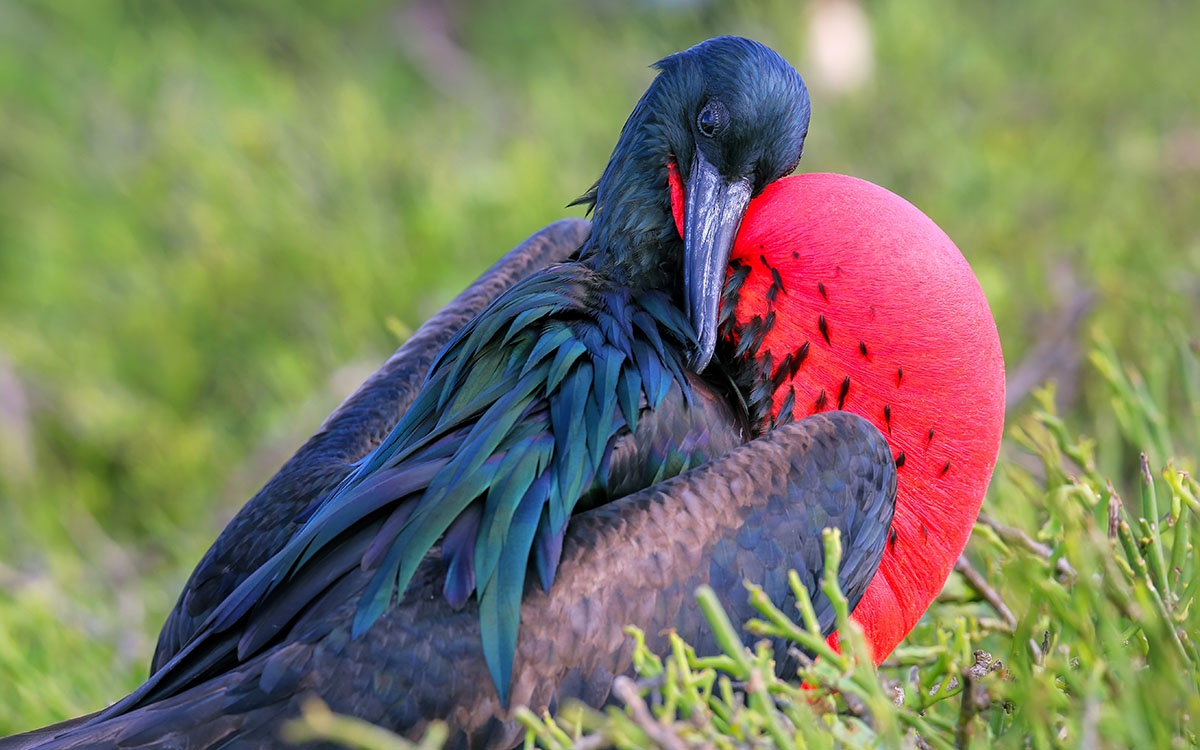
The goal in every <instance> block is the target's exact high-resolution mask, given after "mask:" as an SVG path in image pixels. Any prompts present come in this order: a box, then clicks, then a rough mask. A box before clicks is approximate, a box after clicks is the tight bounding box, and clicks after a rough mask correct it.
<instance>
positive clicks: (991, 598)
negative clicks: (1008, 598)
mask: <svg viewBox="0 0 1200 750" xmlns="http://www.w3.org/2000/svg"><path fill="white" fill-rule="evenodd" d="M954 569H955V570H956V571H958V573H959V575H961V576H962V577H963V580H964V581H966V582H967V585H968V586H970V587H971V588H972V589H974V590H975V592H976V593H978V594H979V595H980V596H982V597H983V599H984V601H986V602H987V603H988V604H990V605H992V609H994V610H996V614H998V615H1000V619H1002V620H1004V626H1005V629H1007V630H1008V631H1009V632H1012V631H1014V630H1016V629H1017V617H1016V615H1014V614H1013V613H1012V610H1011V609H1009V608H1008V605H1007V604H1005V603H1004V599H1003V598H1001V596H1000V593H999V592H998V591H996V589H994V588H992V587H991V586H990V585H988V582H987V579H986V578H984V577H983V574H982V573H980V572H979V571H978V570H976V569H975V566H974V565H972V564H971V561H970V560H968V559H967V558H966V556H965V555H959V558H958V562H956V563H954Z"/></svg>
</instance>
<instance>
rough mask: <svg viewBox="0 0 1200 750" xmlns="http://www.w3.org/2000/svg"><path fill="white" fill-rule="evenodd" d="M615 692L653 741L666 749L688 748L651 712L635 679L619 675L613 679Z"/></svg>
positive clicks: (678, 749) (682, 749)
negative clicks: (639, 691)
mask: <svg viewBox="0 0 1200 750" xmlns="http://www.w3.org/2000/svg"><path fill="white" fill-rule="evenodd" d="M613 694H614V695H616V696H617V698H619V699H620V700H621V702H622V703H624V704H625V705H626V706H628V707H629V712H630V715H631V718H632V719H633V721H634V723H635V724H637V725H638V727H639V728H641V730H642V731H643V732H645V733H646V736H647V737H649V738H650V739H651V741H653V742H654V743H655V744H657V745H658V746H659V747H663V748H666V750H687V747H686V745H684V743H683V740H682V739H680V738H679V736H678V735H677V734H675V733H674V732H672V731H671V730H670V729H669V728H668V727H666V726H663V725H662V724H661V723H659V722H658V720H657V719H655V718H654V715H653V714H651V713H650V707H649V706H647V705H646V702H645V701H644V700H642V696H641V695H640V694H639V693H638V689H637V685H636V684H635V683H634V681H633V680H631V679H629V678H628V677H626V676H624V675H621V676H620V677H617V678H616V679H615V680H613Z"/></svg>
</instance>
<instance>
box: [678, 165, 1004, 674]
mask: <svg viewBox="0 0 1200 750" xmlns="http://www.w3.org/2000/svg"><path fill="white" fill-rule="evenodd" d="M671 177H672V179H671V187H672V204H673V208H675V216H676V224H677V226H681V225H682V218H683V216H682V214H683V212H682V207H683V201H682V200H676V198H677V197H678V198H682V189H681V187H677V186H679V180H678V177H677V176H676V175H675V174H674V173H673V174H672V175H671ZM732 258H733V259H735V260H738V261H740V262H741V263H743V264H746V265H749V266H750V268H751V271H750V274H749V276H748V277H747V278H746V281H745V283H744V284H743V286H742V289H741V294H740V296H739V300H738V305H737V309H736V318H737V320H739V321H749V320H751V319H752V318H753V317H755V316H760V317H765V316H766V314H767V312H768V310H771V309H773V310H774V311H775V313H776V323H775V326H774V328H773V329H772V330H771V331H770V332H769V333H768V335H767V336H766V338H765V340H764V342H763V345H762V347H761V348H760V349H759V352H758V353H759V354H760V355H761V354H762V353H764V352H765V351H770V352H771V354H772V361H774V362H775V363H779V362H780V361H781V360H782V359H783V358H784V357H785V356H786V355H787V354H788V353H790V352H794V351H795V350H797V349H798V348H799V347H800V346H801V345H802V344H804V343H805V342H810V343H809V351H808V355H807V357H806V358H805V360H804V362H803V364H802V365H801V366H800V368H799V370H798V371H797V373H796V377H795V378H794V379H793V380H789V381H786V382H785V383H784V384H783V386H782V387H781V388H780V389H779V390H778V391H777V392H776V394H775V410H778V409H779V408H781V407H782V405H783V402H784V400H785V398H786V397H787V396H788V391H789V386H790V387H794V388H795V410H794V415H795V417H796V418H797V419H800V418H803V417H805V416H808V415H809V414H813V413H815V412H816V411H827V410H831V409H836V408H838V397H839V394H840V393H841V390H842V384H843V381H844V380H845V378H846V377H847V376H848V377H849V378H850V388H849V391H848V392H847V393H846V396H845V401H844V403H843V405H842V408H843V409H844V410H845V411H849V412H853V413H855V414H858V415H860V416H862V417H865V418H866V419H868V420H870V421H871V422H872V423H873V424H874V425H875V426H876V427H878V428H879V430H880V431H881V432H883V434H884V435H886V436H887V439H888V442H889V443H890V444H891V446H892V452H893V455H895V456H897V457H899V456H900V455H901V453H903V455H904V461H903V464H902V465H901V466H900V468H899V471H898V476H899V484H898V489H897V494H896V514H895V518H894V520H893V522H892V536H891V541H890V542H889V544H888V546H887V548H886V549H885V550H884V554H883V560H882V562H881V563H880V566H879V570H878V572H877V573H876V575H875V577H874V579H872V581H871V584H870V585H869V586H868V588H867V592H866V594H865V595H864V596H863V598H862V600H861V601H860V602H859V604H858V607H857V608H856V609H855V611H854V619H855V620H856V621H857V622H858V623H859V624H861V625H862V627H863V630H864V632H865V634H866V638H867V642H868V643H870V644H871V647H872V650H873V655H874V657H875V661H876V663H879V662H882V661H883V659H884V658H886V657H887V655H888V654H890V653H891V652H892V650H893V649H894V648H895V647H896V645H897V644H899V643H900V641H901V640H902V639H903V638H904V637H905V636H906V635H907V634H908V633H909V631H911V630H912V628H913V627H914V626H915V625H916V624H917V621H918V620H920V619H921V616H922V615H923V614H924V613H925V610H926V609H927V608H928V607H929V604H930V603H931V602H932V601H933V599H934V597H936V596H937V595H938V593H940V591H941V589H942V586H943V584H944V583H945V581H946V579H947V578H948V577H949V575H950V571H951V570H952V569H953V568H954V563H955V561H956V560H957V559H958V556H959V554H961V552H962V550H963V547H965V546H966V543H967V538H968V537H969V536H970V534H971V529H972V527H973V525H974V522H975V518H976V516H978V514H979V507H980V505H981V503H982V502H983V497H984V493H985V492H986V490H987V485H988V481H989V479H990V478H991V475H992V469H993V468H994V467H995V463H996V457H997V454H998V453H999V450H1000V439H1001V434H1002V432H1003V426H1004V360H1003V357H1002V354H1001V351H1000V338H999V336H998V334H997V332H996V324H995V321H994V320H993V318H992V314H991V310H990V309H989V308H988V304H987V299H986V298H985V297H984V295H983V290H982V289H981V288H980V286H979V282H978V281H977V280H976V278H975V275H974V274H973V273H972V272H971V268H970V266H969V265H968V264H967V262H966V260H965V259H964V258H963V256H962V254H961V253H960V252H959V251H958V248H956V247H955V246H954V243H953V242H952V241H951V240H950V238H949V237H947V236H946V234H945V233H944V232H943V231H942V230H941V229H940V228H939V227H938V226H937V225H936V224H934V223H933V221H932V220H930V219H929V218H928V217H927V216H925V215H924V214H923V213H921V211H919V210H918V209H917V208H915V207H914V206H913V205H912V204H910V203H908V202H907V201H905V200H904V199H902V198H900V197H899V196H897V195H895V194H894V193H891V192H889V191H888V190H885V189H884V188H881V187H879V186H877V185H873V184H871V183H869V182H865V181H863V180H859V179H856V178H853V177H846V176H843V175H835V174H804V175H797V176H794V177H789V178H785V179H782V180H779V181H777V182H775V183H774V184H772V185H770V186H768V187H767V188H766V189H765V190H764V191H763V193H762V194H761V195H759V196H758V197H756V198H755V199H754V200H753V201H752V202H751V204H750V207H749V209H748V210H747V213H746V217H745V218H744V219H743V221H742V226H741V229H740V230H739V232H738V237H737V242H736V244H735V247H734V250H733V254H732ZM763 258H765V260H766V262H767V263H768V264H769V265H770V267H774V268H775V269H776V270H777V271H778V272H779V275H780V277H781V278H782V280H783V287H784V291H783V292H780V293H778V294H777V296H776V298H775V301H774V302H773V303H771V302H769V301H768V297H767V292H768V290H769V289H770V287H771V285H772V283H773V276H772V274H771V271H770V270H769V268H768V267H767V266H764V265H763ZM818 285H820V286H818ZM822 288H823V290H824V292H822ZM821 316H824V319H825V323H826V331H827V332H828V337H829V342H828V343H827V342H826V337H825V335H824V334H822V332H821V330H820V325H819V320H820V318H821ZM735 336H736V334H735ZM864 345H865V349H866V353H865V354H864V353H863V348H862V347H863V346H864ZM822 390H823V391H824V393H825V398H824V399H821V398H820V394H821V392H822ZM822 402H823V404H822ZM885 407H888V408H887V409H886V411H885ZM889 414H890V418H889V416H888V415H889ZM931 429H932V430H933V435H932V437H930V430H931ZM947 467H948V468H947ZM831 640H832V641H833V642H834V643H836V635H835V636H834V638H833V639H831Z"/></svg>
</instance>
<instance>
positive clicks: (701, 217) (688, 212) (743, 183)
mask: <svg viewBox="0 0 1200 750" xmlns="http://www.w3.org/2000/svg"><path fill="white" fill-rule="evenodd" d="M750 192H751V188H750V181H749V180H748V179H741V180H735V181H733V182H728V181H726V179H725V178H724V177H722V176H721V174H720V172H718V171H717V169H716V167H714V166H713V165H712V164H709V163H708V160H707V159H705V158H704V155H703V154H701V153H700V150H699V149H697V150H696V158H695V159H694V160H693V161H692V174H691V177H690V178H689V179H688V182H687V200H686V209H685V219H684V237H683V246H684V251H683V272H684V286H683V296H684V304H685V305H686V306H687V311H688V316H689V318H690V320H691V323H692V328H693V329H695V331H696V340H697V341H698V342H699V347H698V348H697V350H696V353H695V356H694V357H693V359H692V362H691V366H692V369H693V370H695V371H696V372H701V371H702V370H703V369H704V368H705V367H707V366H708V363H709V362H710V361H711V360H712V358H713V353H714V352H715V351H716V348H717V316H718V314H719V313H720V305H721V293H722V291H723V290H724V288H725V275H726V268H727V267H728V266H729V254H730V252H732V250H733V240H734V238H735V237H736V236H737V230H738V227H739V226H741V224H742V216H743V215H745V213H746V206H748V205H749V204H750Z"/></svg>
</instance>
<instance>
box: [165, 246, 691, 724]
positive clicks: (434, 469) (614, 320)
mask: <svg viewBox="0 0 1200 750" xmlns="http://www.w3.org/2000/svg"><path fill="white" fill-rule="evenodd" d="M691 346H694V341H693V339H692V337H691V336H690V328H689V326H688V324H687V321H686V319H685V318H684V316H683V314H682V313H681V312H680V311H679V310H678V309H677V308H676V307H675V305H673V304H672V303H671V302H670V301H669V300H668V299H667V297H666V296H664V295H658V294H654V293H650V294H647V293H640V294H638V295H637V297H636V298H635V297H634V295H633V294H632V293H631V292H630V290H628V289H623V288H618V287H614V286H612V285H611V284H608V283H607V282H605V281H604V280H603V279H602V278H600V277H598V276H597V275H596V274H595V273H594V272H593V271H591V270H589V269H587V268H585V267H583V266H580V265H574V264H568V265H563V266H558V267H555V268H551V269H548V270H547V271H545V272H542V273H539V274H535V275H533V276H531V277H529V278H527V279H526V280H525V281H524V282H522V283H520V284H518V285H516V286H514V287H513V288H512V289H510V290H509V291H508V292H506V293H505V294H503V295H502V296H500V297H499V298H497V299H496V300H495V302H494V303H493V304H492V305H491V306H490V307H489V308H488V309H487V310H486V311H485V312H484V313H483V314H482V315H481V316H479V317H478V318H476V319H475V320H473V321H472V322H471V323H469V324H468V325H467V326H465V327H464V328H463V329H462V330H461V331H460V332H459V334H458V335H457V336H455V337H454V338H453V339H452V340H451V341H450V343H449V344H448V345H447V346H446V348H445V349H444V350H443V351H442V353H441V354H440V355H439V357H438V359H437V360H436V361H435V362H434V364H433V366H432V367H431V369H430V374H429V376H428V379H427V381H426V383H425V386H424V388H423V389H422V391H421V392H420V393H419V394H418V396H417V397H416V399H415V400H414V402H413V404H412V406H411V407H410V408H409V410H408V412H407V413H406V414H405V415H404V417H403V418H402V419H401V420H400V422H399V423H398V424H397V425H396V427H395V428H394V429H393V430H392V432H391V433H390V434H389V435H388V436H387V437H386V438H385V439H384V440H383V442H382V443H381V444H380V446H379V447H378V448H376V449H375V450H374V451H373V452H372V453H370V454H368V455H367V456H366V457H365V458H363V460H362V461H361V462H360V463H359V464H358V466H357V467H356V469H355V470H354V471H353V472H352V473H351V474H350V476H349V477H347V478H346V479H345V480H344V481H343V482H342V483H341V484H340V485H339V486H338V487H337V488H336V489H335V490H334V491H333V492H331V493H330V494H329V495H328V496H327V497H326V498H325V499H323V500H322V501H321V502H319V503H318V504H316V505H314V506H313V507H311V508H310V509H309V511H308V512H307V521H306V523H305V525H304V526H303V527H302V528H301V529H300V531H299V532H297V533H296V534H295V536H294V537H293V538H292V539H291V541H290V542H289V543H288V544H287V545H285V546H284V548H283V549H282V550H281V551H280V552H279V553H277V554H276V555H275V556H274V557H273V558H271V560H270V561H268V563H267V564H265V565H264V566H262V567H261V568H260V569H258V570H257V571H255V572H254V573H253V574H252V575H251V576H249V577H248V578H247V579H246V581H245V582H244V583H243V584H242V585H241V586H240V587H239V588H238V589H237V590H235V591H234V593H233V594H232V595H231V596H230V597H228V598H227V599H226V600H225V601H224V602H223V603H222V604H221V605H220V606H219V607H218V608H217V609H216V611H215V612H214V614H213V616H212V617H211V618H210V621H209V626H208V628H207V630H208V631H209V632H210V634H211V635H212V639H211V640H212V642H213V643H215V644H219V647H220V648H226V645H225V644H228V643H229V642H230V639H229V637H228V633H229V632H232V631H233V630H234V629H240V631H241V635H240V637H239V638H240V639H238V640H237V654H236V656H237V658H239V659H244V658H247V657H248V656H250V655H252V654H253V653H255V652H257V651H259V650H261V649H262V648H264V647H265V646H266V645H267V644H269V643H270V642H271V639H272V638H273V637H275V636H276V635H277V634H278V633H280V632H283V631H284V629H285V628H286V627H287V626H288V623H289V622H291V621H292V620H293V619H294V618H295V617H297V616H298V615H299V613H300V612H301V611H302V610H303V607H304V606H306V603H307V602H311V601H313V600H315V599H316V598H317V597H318V596H320V595H321V593H322V589H321V588H317V587H318V586H325V585H328V582H329V581H330V580H333V579H334V578H335V576H336V571H319V572H320V574H315V572H314V571H312V570H309V568H310V567H311V566H314V565H316V566H320V565H329V564H330V563H329V561H330V560H336V561H337V564H338V565H342V566H344V567H346V568H347V570H348V569H349V568H350V567H352V566H353V565H354V564H356V563H357V564H361V565H362V566H363V567H364V568H365V569H367V570H368V571H371V575H372V578H371V581H370V583H369V585H368V587H367V588H366V590H365V591H364V593H363V595H362V597H361V598H360V600H359V602H358V605H357V608H356V610H355V615H354V621H353V623H352V633H353V634H355V635H358V634H361V633H362V632H364V631H365V630H367V629H368V628H370V627H371V625H372V624H373V623H375V622H376V620H377V619H378V618H379V616H380V615H381V614H382V613H383V612H385V611H387V609H388V608H389V607H391V606H392V605H393V603H394V602H396V601H397V600H398V599H399V598H401V597H403V595H404V592H405V591H406V589H407V587H408V585H409V582H410V580H411V577H412V575H413V573H414V572H415V571H416V569H417V567H418V565H419V564H420V562H421V561H422V560H423V559H424V558H425V557H426V555H427V554H428V553H429V552H430V550H431V549H433V547H434V546H435V545H436V544H437V543H438V542H439V540H440V541H441V543H442V546H441V554H442V559H443V561H444V562H445V563H446V565H447V576H446V582H445V589H444V592H445V595H446V598H447V599H448V600H449V601H450V602H451V603H452V604H462V603H463V602H465V601H466V599H467V598H468V597H470V595H471V594H472V593H475V594H476V596H477V597H478V600H479V607H480V618H481V630H482V634H483V646H484V655H485V658H486V660H487V663H488V668H489V670H490V672H491V674H492V677H493V680H494V681H495V684H496V687H497V689H498V691H499V693H500V696H501V698H502V699H503V700H505V701H506V702H507V697H508V688H509V682H510V679H511V670H512V656H513V653H514V649H515V647H516V641H517V634H518V624H519V611H520V604H521V598H522V594H523V591H524V586H525V583H526V579H527V573H528V571H529V570H530V569H531V568H532V569H534V570H536V573H537V576H538V578H539V579H540V582H541V584H542V585H543V586H545V587H547V588H549V586H550V585H551V583H552V582H553V579H554V572H555V569H556V567H557V562H558V558H559V555H560V553H561V549H562V540H563V535H564V532H565V530H566V526H567V522H568V520H569V519H570V517H571V514H572V513H573V512H575V511H576V509H577V506H578V505H579V503H581V502H583V503H584V504H585V505H588V506H590V505H594V504H595V503H596V502H598V501H601V500H603V499H606V498H607V497H608V482H609V478H608V471H609V469H608V466H609V461H610V455H611V452H612V450H613V445H614V443H615V442H616V440H617V439H618V438H620V437H621V436H623V435H627V434H629V432H630V431H631V430H632V429H635V428H636V426H637V422H638V418H639V414H640V412H641V410H642V409H644V408H647V407H649V408H656V407H658V406H659V405H660V404H661V403H662V402H663V400H664V398H665V397H666V396H667V394H668V393H669V392H672V391H673V390H674V391H677V392H679V393H681V394H682V396H683V397H684V399H688V398H690V395H689V394H690V387H689V385H688V381H687V379H686V377H685V375H684V367H683V362H684V361H685V357H686V352H687V351H688V349H689V348H690V347H691ZM667 458H670V459H671V460H669V461H667V463H668V464H670V468H669V469H668V472H673V471H674V470H675V469H677V468H679V467H686V466H687V463H688V462H687V461H686V460H685V461H680V460H678V458H677V457H675V456H670V457H667ZM346 544H354V545H358V547H357V548H358V549H360V551H361V554H359V555H358V556H355V555H351V554H348V553H346V552H339V554H337V555H331V554H330V553H329V552H330V550H332V549H337V548H339V547H340V546H341V545H346ZM531 563H532V564H531ZM305 586H312V587H313V589H312V590H310V591H304V590H303V587H305ZM298 587H299V589H298ZM222 633H225V635H221V634H222ZM214 648H216V647H214ZM192 652H194V653H191V654H184V657H185V658H184V659H183V661H188V659H191V660H192V661H190V662H189V664H191V666H189V667H187V668H186V669H185V668H183V667H180V668H179V671H180V673H186V674H193V673H199V672H202V671H203V669H202V668H201V667H202V666H203V663H204V660H205V659H207V660H208V661H209V662H210V663H216V662H217V661H218V660H219V659H221V658H225V659H227V658H229V656H228V655H226V656H220V655H219V654H216V655H213V654H209V655H208V656H203V657H202V656H197V655H196V654H201V653H202V652H203V649H202V648H201V647H200V646H195V647H193V649H192ZM222 653H224V652H222ZM197 660H199V661H200V664H201V667H197V666H196V662H197ZM165 671H166V673H167V674H166V675H165V676H163V677H162V678H161V679H162V680H163V682H162V685H163V686H170V685H172V684H174V683H173V679H174V678H172V677H171V674H170V673H171V670H165ZM156 677H157V676H156ZM162 689H163V690H168V689H170V688H169V687H163V688H162ZM155 691H156V688H154V687H153V686H150V687H148V688H147V689H146V690H145V691H144V692H143V693H142V697H143V698H145V697H147V696H153V695H154V693H155Z"/></svg>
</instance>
